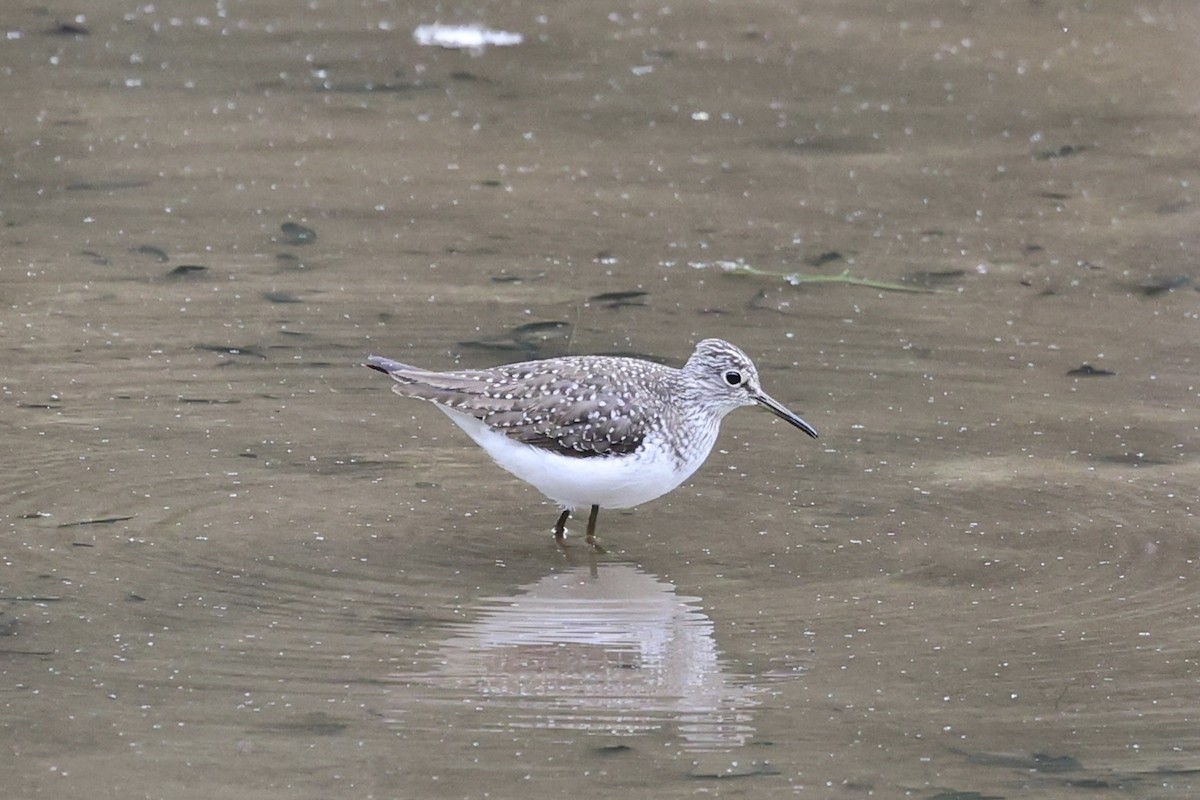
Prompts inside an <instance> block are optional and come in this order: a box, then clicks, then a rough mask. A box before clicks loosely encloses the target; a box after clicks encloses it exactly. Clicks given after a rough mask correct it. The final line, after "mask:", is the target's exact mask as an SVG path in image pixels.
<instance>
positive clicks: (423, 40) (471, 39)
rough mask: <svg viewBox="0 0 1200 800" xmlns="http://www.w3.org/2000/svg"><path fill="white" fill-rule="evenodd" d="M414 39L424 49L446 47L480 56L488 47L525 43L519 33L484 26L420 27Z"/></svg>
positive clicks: (436, 25)
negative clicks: (468, 51)
mask: <svg viewBox="0 0 1200 800" xmlns="http://www.w3.org/2000/svg"><path fill="white" fill-rule="evenodd" d="M413 39H414V40H416V42H417V44H419V45H421V46H423V47H444V48H446V49H447V50H470V51H471V54H472V55H479V54H480V53H482V52H483V50H484V48H485V47H487V46H488V45H492V46H494V47H512V46H513V45H518V44H520V43H521V42H523V41H525V37H524V36H522V35H521V34H519V33H511V32H509V31H496V30H492V29H490V28H485V27H483V26H482V25H441V24H439V23H434V24H432V25H418V26H417V28H416V30H414V31H413Z"/></svg>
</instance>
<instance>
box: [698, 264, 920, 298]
mask: <svg viewBox="0 0 1200 800" xmlns="http://www.w3.org/2000/svg"><path fill="white" fill-rule="evenodd" d="M688 266H689V267H691V268H692V269H719V270H721V271H722V272H728V273H730V274H731V275H755V276H759V277H767V278H781V279H783V280H784V281H786V282H787V283H789V284H791V285H792V286H799V285H801V284H804V283H842V284H846V285H849V286H865V287H867V288H868V289H882V290H883V291H886V292H909V293H910V294H933V293H934V292H935V290H934V289H926V288H924V287H920V286H905V285H904V284H902V283H892V282H890V281H877V280H874V279H872V278H859V277H857V276H855V275H851V274H850V270H848V269H847V270H843V271H842V272H839V273H838V274H836V275H808V274H805V273H803V272H788V273H785V272H769V271H767V270H762V269H758V268H757V267H752V266H750V265H749V264H747V263H746V262H745V261H743V260H742V259H740V258H739V259H737V260H736V261H729V260H724V259H720V260H717V261H689V262H688Z"/></svg>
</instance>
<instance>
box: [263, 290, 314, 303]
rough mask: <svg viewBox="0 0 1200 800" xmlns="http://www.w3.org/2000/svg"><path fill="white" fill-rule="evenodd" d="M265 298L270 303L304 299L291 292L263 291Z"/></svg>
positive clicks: (298, 301) (292, 301)
mask: <svg viewBox="0 0 1200 800" xmlns="http://www.w3.org/2000/svg"><path fill="white" fill-rule="evenodd" d="M262 296H263V299H264V300H266V301H267V302H270V303H303V302H304V300H303V299H302V298H300V297H298V296H296V295H294V294H292V293H291V292H263V293H262Z"/></svg>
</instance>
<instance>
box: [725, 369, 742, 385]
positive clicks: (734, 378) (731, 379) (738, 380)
mask: <svg viewBox="0 0 1200 800" xmlns="http://www.w3.org/2000/svg"><path fill="white" fill-rule="evenodd" d="M725 382H726V383H728V384H729V385H730V386H741V385H742V373H740V372H738V371H737V370H734V369H731V370H729V372H726V373H725Z"/></svg>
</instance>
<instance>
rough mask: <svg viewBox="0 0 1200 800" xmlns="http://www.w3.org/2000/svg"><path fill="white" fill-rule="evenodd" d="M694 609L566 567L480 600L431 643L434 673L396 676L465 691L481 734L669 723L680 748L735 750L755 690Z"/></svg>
mask: <svg viewBox="0 0 1200 800" xmlns="http://www.w3.org/2000/svg"><path fill="white" fill-rule="evenodd" d="M698 603H699V598H695V597H684V596H680V595H677V594H676V593H675V587H674V586H673V585H672V584H670V583H667V582H665V581H662V580H660V579H659V578H657V577H656V576H654V575H651V574H648V573H646V572H643V571H641V570H639V569H638V568H636V567H634V566H632V565H629V564H593V565H592V566H591V568H590V569H589V568H588V567H576V568H571V569H567V570H566V571H562V572H556V573H553V574H551V575H547V576H546V577H544V578H542V579H541V580H539V581H537V582H536V583H532V584H529V585H526V586H523V587H521V588H520V589H519V590H518V591H517V592H516V593H515V594H514V595H513V596H511V597H491V598H485V599H484V600H482V601H481V603H480V607H479V609H478V612H477V614H476V618H475V619H474V620H473V621H471V622H467V623H462V624H458V625H454V626H452V630H453V635H452V636H451V637H450V638H449V639H447V640H446V641H444V642H442V643H441V644H440V645H438V646H437V647H436V652H435V653H434V654H433V655H434V657H435V659H436V662H437V664H438V666H436V667H435V668H434V669H433V670H431V671H429V672H426V673H422V674H419V675H411V674H410V675H404V676H395V677H397V678H399V679H402V680H403V681H404V682H405V683H409V684H410V685H420V686H424V687H436V688H437V689H440V690H444V692H445V693H447V694H450V695H452V697H448V698H444V699H447V700H450V701H452V702H457V703H461V701H462V700H463V699H464V698H463V695H464V694H466V695H467V696H468V697H470V698H471V699H473V700H474V701H475V702H476V703H477V704H478V706H479V709H480V710H481V711H483V712H484V713H485V715H486V717H485V718H480V717H476V718H475V722H476V724H480V722H481V719H485V720H486V721H483V722H482V725H483V727H486V728H492V729H496V728H508V729H512V728H543V729H564V730H575V731H586V732H591V733H604V734H608V735H627V736H628V735H636V734H642V733H647V732H649V731H652V730H657V729H660V728H663V727H664V726H667V725H672V726H675V727H676V728H677V730H678V732H679V735H680V738H681V739H682V741H683V743H684V746H686V747H688V748H689V749H698V750H713V749H728V748H731V747H737V746H740V745H742V744H745V743H746V741H747V740H748V739H749V738H750V737H751V736H752V735H753V733H754V729H753V727H752V726H751V722H752V719H751V714H750V709H751V708H752V707H753V706H754V705H756V701H755V699H754V698H755V695H756V693H757V690H756V689H755V687H753V686H752V685H750V684H749V683H748V682H747V681H745V680H744V679H741V678H739V677H738V676H735V675H732V674H730V673H728V672H727V671H726V669H725V665H724V664H723V663H722V661H721V659H720V657H719V654H718V651H717V645H716V641H715V639H714V636H713V623H712V620H710V619H709V618H708V617H707V616H705V614H704V613H703V612H702V611H701V610H700V609H699V607H698V605H697V604H698ZM422 694H423V697H422V700H423V701H428V700H431V699H433V698H431V697H430V696H429V695H428V694H427V693H426V692H423V693H422ZM437 694H439V695H441V694H443V692H442V691H439V692H437Z"/></svg>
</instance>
